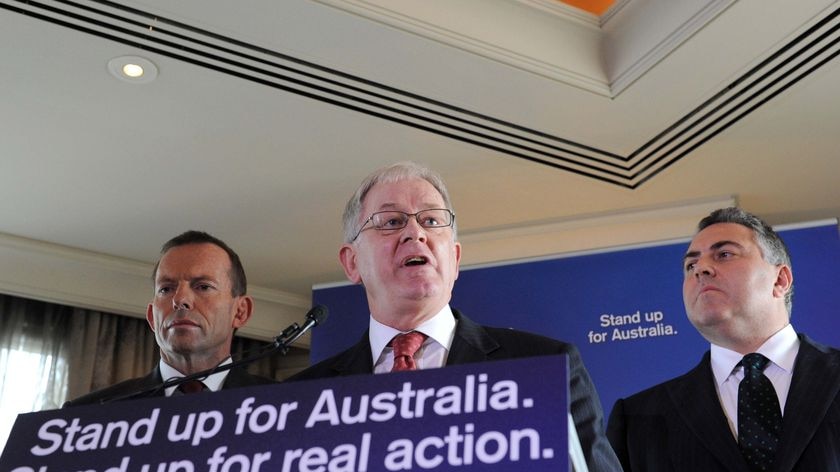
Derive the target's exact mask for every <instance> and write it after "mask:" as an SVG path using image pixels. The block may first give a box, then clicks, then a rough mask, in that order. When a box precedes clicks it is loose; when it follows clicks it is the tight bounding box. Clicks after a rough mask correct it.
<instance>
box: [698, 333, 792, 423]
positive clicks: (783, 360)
mask: <svg viewBox="0 0 840 472" xmlns="http://www.w3.org/2000/svg"><path fill="white" fill-rule="evenodd" d="M756 352H758V353H759V354H763V355H764V357H766V358H768V359H770V362H769V363H768V364H767V367H766V368H765V369H764V375H765V376H767V378H768V379H770V382H771V383H772V384H773V388H774V389H775V390H776V396H777V397H778V398H779V407H781V409H782V415H784V412H785V402H786V400H787V395H788V391H789V390H790V381H791V379H792V378H793V364H794V362H795V361H796V355H797V354H798V353H799V338H798V337H797V336H796V331H795V330H794V329H793V326H791V325H790V324H788V325H787V326H785V327H784V328H782V329H781V330H779V332H777V333H776V334H774V335H773V336H771V337H770V339H768V340H767V341H765V342H764V344H762V345H761V346H760V347H759V348H758V350H757V351H756ZM711 356H712V372H713V373H714V376H715V387H716V388H717V393H718V398H719V399H720V404H721V406H723V411H724V413H726V419H727V420H729V428H730V429H731V430H732V434H733V435H734V436H735V439H737V438H738V384H740V383H741V380H743V378H744V368H743V367H742V366H739V365H738V363H739V362H741V359H743V358H744V356H743V355H742V354H739V353H737V352H735V351H731V350H729V349H726V348H723V347H720V346H716V345H714V344H712V348H711Z"/></svg>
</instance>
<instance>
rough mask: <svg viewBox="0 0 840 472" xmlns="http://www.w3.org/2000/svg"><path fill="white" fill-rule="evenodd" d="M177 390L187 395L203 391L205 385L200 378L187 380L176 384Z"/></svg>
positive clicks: (205, 387) (205, 388)
mask: <svg viewBox="0 0 840 472" xmlns="http://www.w3.org/2000/svg"><path fill="white" fill-rule="evenodd" d="M178 390H180V391H181V393H183V394H184V395H189V394H191V393H199V392H203V391H205V390H207V386H206V385H204V383H202V382H201V381H200V380H187V381H186V382H184V383H182V384H181V385H178Z"/></svg>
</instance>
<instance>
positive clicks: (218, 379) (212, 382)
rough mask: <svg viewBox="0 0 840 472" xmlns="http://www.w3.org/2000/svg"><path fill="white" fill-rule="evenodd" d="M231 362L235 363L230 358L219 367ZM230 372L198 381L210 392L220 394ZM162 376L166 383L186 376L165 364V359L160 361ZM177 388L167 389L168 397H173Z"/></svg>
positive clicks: (219, 373) (218, 373)
mask: <svg viewBox="0 0 840 472" xmlns="http://www.w3.org/2000/svg"><path fill="white" fill-rule="evenodd" d="M231 362H233V359H231V358H230V357H228V358H227V359H225V360H223V361H222V362H220V363H219V365H220V366H222V365H226V364H230V363H231ZM229 372H230V370H226V371H223V372H216V373H215V374H213V375H211V376H209V377H207V378H204V379H198V380H201V382H202V383H203V384H204V385H205V386H206V387H207V389H208V390H210V391H212V392H218V391H219V390H221V389H222V384H223V383H224V382H225V379H226V378H227V375H228V373H229ZM160 376H161V377H162V378H163V380H164V381H167V380H169V379H171V378H173V377H178V378H180V377H184V374H182V373H181V372H180V371H179V370H178V369H176V368H174V367H172V366H171V365H169V364H167V363H166V362H164V360H163V359H161V360H160ZM176 388H178V387H169V388H167V389H166V396H167V397H168V396H170V395H172V392H173V391H174V390H175V389H176Z"/></svg>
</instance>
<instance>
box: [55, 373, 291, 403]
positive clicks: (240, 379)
mask: <svg viewBox="0 0 840 472" xmlns="http://www.w3.org/2000/svg"><path fill="white" fill-rule="evenodd" d="M162 382H163V377H162V376H161V374H160V367H159V366H155V368H154V369H153V370H152V371H151V372H149V374H148V375H146V376H145V377H137V378H134V379H128V380H126V381H123V382H120V383H118V384H114V385H111V386H110V387H106V388H103V389H101V390H96V391H94V392H91V393H88V394H87V395H83V396H81V397H79V398H77V399H75V400H71V401H69V402H67V403H65V404H64V407H68V406H78V405H90V404H95V403H103V402H106V401H109V400H112V399H116V398H120V397H123V396H126V395H131V394H132V393H139V392H142V391H145V390H149V389H152V388H155V387H157V386H158V385H160V384H161V383H162ZM270 383H276V382H275V381H274V380H271V379H267V378H265V377H259V376H256V375H251V374H249V373H248V372H247V371H246V370H245V369H242V368H239V367H234V368H233V369H231V370H230V372H228V375H227V377H225V383H223V384H222V390H227V389H230V388H239V387H250V386H252V385H264V384H270ZM163 395H164V391H163V390H160V391H158V392H155V393H153V394H149V395H141V396H138V397H137V398H145V397H147V396H163Z"/></svg>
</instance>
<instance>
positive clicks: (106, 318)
mask: <svg viewBox="0 0 840 472" xmlns="http://www.w3.org/2000/svg"><path fill="white" fill-rule="evenodd" d="M156 362H157V351H156V345H155V341H154V336H153V335H152V333H151V330H149V328H148V325H147V324H146V321H145V320H144V319H140V318H132V317H127V316H119V315H113V314H109V313H101V312H98V311H93V310H85V309H81V308H74V307H69V306H64V305H57V304H53V303H47V302H41V301H35V300H27V299H24V298H18V297H13V296H8V295H0V447H2V446H4V445H5V443H6V440H7V438H8V434H9V431H10V429H11V426H12V423H13V422H14V419H15V417H16V416H17V414H18V413H24V412H30V411H40V410H47V409H54V408H60V407H61V405H62V404H63V403H64V402H65V401H66V400H67V399H70V398H75V397H78V396H80V395H82V394H84V393H87V392H89V391H91V390H95V389H98V388H102V387H106V386H108V385H111V384H113V383H116V382H119V381H121V380H125V379H128V378H131V377H137V376H139V375H143V374H145V373H147V372H148V371H149V370H151V368H152V367H153V366H154V365H155V363H156Z"/></svg>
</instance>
